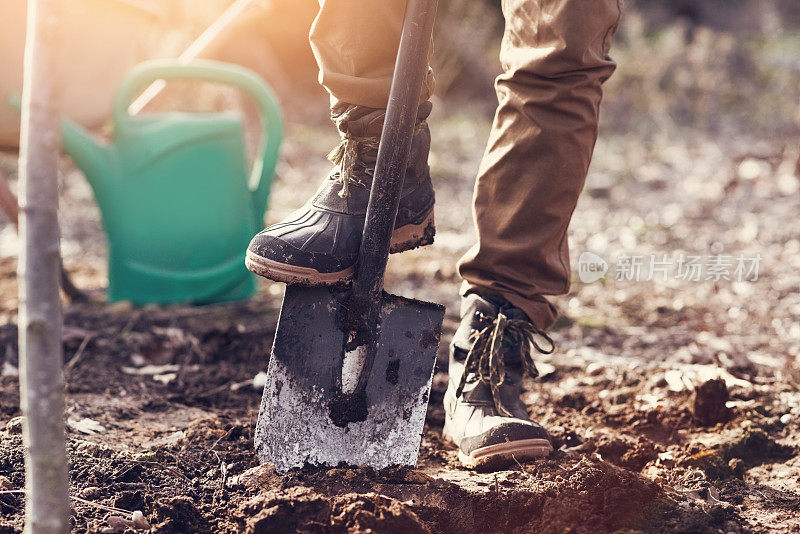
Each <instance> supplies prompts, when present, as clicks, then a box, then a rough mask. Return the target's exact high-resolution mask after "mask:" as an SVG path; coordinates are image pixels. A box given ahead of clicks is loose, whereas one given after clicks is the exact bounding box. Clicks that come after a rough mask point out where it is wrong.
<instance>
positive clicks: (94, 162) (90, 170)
mask: <svg viewBox="0 0 800 534" xmlns="http://www.w3.org/2000/svg"><path fill="white" fill-rule="evenodd" d="M61 141H62V145H63V148H64V152H66V153H67V154H68V155H69V156H70V157H71V158H72V159H73V161H75V164H76V165H77V166H78V167H79V168H80V169H81V171H83V174H85V175H86V179H87V180H88V181H89V183H90V184H91V185H92V187H97V186H98V185H101V184H102V182H103V181H104V180H107V179H109V178H110V177H111V176H112V173H111V162H110V158H109V154H108V150H107V149H106V148H105V147H103V146H101V145H99V144H98V143H97V142H96V141H95V140H94V138H93V137H92V135H91V134H90V133H89V132H88V131H86V130H85V129H84V128H83V127H82V126H80V125H79V124H77V123H75V122H73V121H71V120H69V119H64V120H63V121H62V127H61Z"/></svg>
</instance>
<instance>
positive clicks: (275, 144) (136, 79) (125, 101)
mask: <svg viewBox="0 0 800 534" xmlns="http://www.w3.org/2000/svg"><path fill="white" fill-rule="evenodd" d="M167 79H192V80H204V81H209V82H219V83H224V84H227V85H232V86H234V87H238V88H240V89H242V90H244V91H245V92H246V93H248V94H249V95H250V96H252V97H253V99H254V100H255V101H256V103H257V104H258V107H259V110H260V112H261V126H262V129H263V133H262V136H261V142H260V145H259V150H258V154H257V155H256V158H255V163H254V164H253V170H252V172H251V174H250V182H249V184H250V191H251V192H252V199H253V208H254V210H253V213H254V214H255V217H256V226H257V227H261V225H262V224H263V218H264V212H265V211H266V209H267V200H268V199H269V190H270V186H271V185H272V176H273V174H274V172H275V165H276V163H277V161H278V149H279V148H280V144H281V138H282V136H283V120H282V118H281V110H280V107H279V105H278V98H277V97H276V96H275V93H274V92H273V91H272V89H270V87H269V86H268V85H267V84H266V83H265V82H264V80H262V79H261V78H260V77H259V76H258V75H256V74H255V73H254V72H252V71H250V70H248V69H246V68H244V67H240V66H238V65H232V64H230V63H223V62H221V61H211V60H195V61H193V62H191V63H188V64H180V63H177V62H176V61H175V60H151V61H145V62H144V63H141V64H139V65H137V66H136V67H134V68H133V69H132V70H131V72H130V73H129V74H128V76H127V77H126V78H125V79H124V80H123V82H122V85H120V88H119V91H118V92H117V96H116V97H115V99H114V122H115V123H116V124H121V123H124V122H126V121H129V120H131V115H130V114H129V113H128V106H130V103H131V101H132V100H133V98H134V97H135V96H136V94H137V92H138V91H139V89H141V88H142V87H143V86H145V85H147V84H149V83H151V82H153V81H155V80H167Z"/></svg>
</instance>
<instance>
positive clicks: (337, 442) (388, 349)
mask: <svg viewBox="0 0 800 534" xmlns="http://www.w3.org/2000/svg"><path fill="white" fill-rule="evenodd" d="M435 13H436V0H409V2H408V6H407V8H406V15H405V21H404V23H403V33H402V36H401V39H400V47H399V51H398V53H397V62H396V64H395V71H394V78H393V80H392V88H391V92H390V95H389V105H388V107H387V110H386V120H385V122H384V127H383V133H382V135H381V143H380V147H379V149H378V159H377V162H376V167H375V175H374V178H373V182H372V188H371V190H370V198H369V204H368V205H367V214H366V220H365V224H364V233H363V237H362V240H361V246H360V249H359V257H358V265H357V268H356V276H355V279H354V281H353V285H352V288H351V289H338V288H325V287H321V288H320V287H317V288H308V287H301V286H287V288H286V292H285V294H284V298H283V306H282V308H281V312H280V318H279V319H278V328H277V331H276V333H275V342H274V344H273V346H272V355H271V357H270V360H269V367H268V370H267V385H266V387H265V388H264V396H263V399H262V401H261V410H260V413H259V415H258V423H257V425H256V433H255V446H256V451H257V453H258V458H259V460H260V461H261V463H272V464H274V465H275V467H276V468H277V469H278V470H279V471H286V470H288V469H291V468H294V467H303V466H304V465H323V464H324V465H331V466H336V465H339V464H341V463H344V464H348V465H368V466H371V467H374V468H377V469H382V468H385V467H389V466H394V465H414V464H415V463H416V461H417V453H418V451H419V444H420V440H421V438H422V426H423V423H424V421H425V413H426V410H427V406H428V398H429V393H430V388H431V379H432V377H433V369H434V364H435V362H436V352H437V350H438V347H439V338H440V336H441V327H442V320H443V318H444V307H443V306H440V305H438V304H433V303H430V302H422V301H418V300H412V299H407V298H403V297H398V296H396V295H390V294H388V293H385V292H384V291H383V275H384V272H385V270H386V261H387V259H388V257H389V240H390V238H391V235H392V231H393V229H394V221H395V217H396V215H397V206H398V202H399V199H400V190H401V188H402V185H403V178H404V172H405V168H406V165H407V163H408V155H409V149H410V146H411V136H412V133H413V128H414V125H415V122H416V115H417V106H418V103H419V96H420V92H421V88H422V81H423V77H424V75H425V73H426V70H427V63H426V61H427V52H428V46H429V44H430V40H431V33H432V30H433V21H434V17H435Z"/></svg>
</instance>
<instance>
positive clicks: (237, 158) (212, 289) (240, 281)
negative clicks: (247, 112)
mask: <svg viewBox="0 0 800 534" xmlns="http://www.w3.org/2000/svg"><path fill="white" fill-rule="evenodd" d="M175 78H181V79H196V80H205V81H212V82H221V83H225V84H229V85H233V86H236V87H239V88H241V89H243V90H244V91H246V92H247V93H248V94H250V96H252V97H253V98H254V99H255V102H256V103H257V104H258V106H259V109H260V112H261V123H262V125H263V135H262V139H261V144H260V147H259V151H258V154H257V156H256V159H255V165H254V168H253V169H252V171H248V169H247V155H246V152H245V143H244V134H243V126H242V123H241V120H240V119H239V118H238V117H237V116H236V114H235V113H231V112H224V113H159V114H153V115H144V116H131V115H129V114H128V111H127V109H128V105H129V104H130V102H131V100H132V98H133V97H134V96H136V94H137V90H139V89H141V88H142V87H143V86H145V85H146V84H149V83H150V82H152V81H155V80H158V79H175ZM113 116H114V123H115V139H114V141H113V142H112V143H110V144H109V145H107V146H100V145H98V144H97V143H95V141H94V140H93V139H92V137H91V136H90V135H89V134H88V132H86V131H85V130H83V129H82V128H81V127H80V126H78V125H77V124H75V123H72V122H69V121H67V122H65V123H64V127H63V145H64V150H65V151H66V152H67V154H69V155H70V156H71V157H72V159H73V160H74V161H75V163H76V164H77V166H78V167H80V169H81V170H82V171H83V173H84V174H85V175H86V178H87V179H88V181H89V183H90V184H91V186H92V189H93V190H94V195H95V198H96V199H97V203H98V205H99V206H100V211H101V213H102V217H103V224H104V226H105V229H106V233H107V234H108V299H109V300H110V301H120V300H128V301H131V302H133V303H135V304H145V303H174V302H193V303H198V304H204V303H212V302H221V301H229V300H238V299H244V298H247V297H249V296H251V295H252V294H253V293H254V292H255V289H256V285H255V279H254V276H253V275H252V274H251V273H249V272H248V271H247V270H246V269H245V266H244V253H245V250H246V249H247V245H248V243H249V241H250V238H251V237H252V236H253V234H255V233H256V232H257V231H258V230H260V229H261V228H262V225H263V222H262V221H263V218H264V212H265V210H266V206H267V198H268V196H269V190H270V186H271V182H272V175H273V171H274V170H275V164H276V162H277V158H278V147H279V146H280V142H281V135H282V121H281V113H280V108H279V107H278V103H277V99H276V97H275V95H274V93H273V92H272V90H271V89H270V88H269V87H268V86H267V85H266V84H265V83H264V82H263V81H262V80H261V78H259V77H258V76H257V75H256V74H254V73H253V72H251V71H249V70H247V69H245V68H242V67H239V66H235V65H230V64H227V63H220V62H216V61H196V62H193V63H191V64H188V65H180V64H177V63H175V62H174V61H163V60H155V61H148V62H145V63H142V64H141V65H139V66H137V67H136V68H134V69H133V70H132V71H131V73H130V74H129V75H128V76H127V78H126V79H125V80H124V81H123V82H122V85H121V86H120V89H119V92H118V93H117V96H116V99H115V100H114V109H113Z"/></svg>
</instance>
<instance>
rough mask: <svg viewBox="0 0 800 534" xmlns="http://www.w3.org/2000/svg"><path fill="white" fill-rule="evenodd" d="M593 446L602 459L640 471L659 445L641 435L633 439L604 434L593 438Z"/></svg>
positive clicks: (655, 456) (651, 458) (653, 457)
mask: <svg viewBox="0 0 800 534" xmlns="http://www.w3.org/2000/svg"><path fill="white" fill-rule="evenodd" d="M594 447H595V450H596V451H597V453H598V454H599V455H600V456H601V457H602V458H603V459H604V460H606V461H609V462H611V463H613V464H614V465H618V466H620V467H624V468H625V469H629V470H631V471H641V470H642V469H643V468H644V466H645V465H647V464H648V463H649V462H651V461H653V460H655V459H656V458H658V453H659V447H658V446H657V445H655V444H654V443H653V442H652V441H650V440H649V439H647V438H645V437H643V436H640V437H639V438H637V439H634V438H628V437H624V436H610V435H605V434H604V435H602V436H600V437H598V438H597V439H595V440H594Z"/></svg>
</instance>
